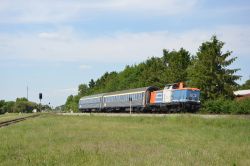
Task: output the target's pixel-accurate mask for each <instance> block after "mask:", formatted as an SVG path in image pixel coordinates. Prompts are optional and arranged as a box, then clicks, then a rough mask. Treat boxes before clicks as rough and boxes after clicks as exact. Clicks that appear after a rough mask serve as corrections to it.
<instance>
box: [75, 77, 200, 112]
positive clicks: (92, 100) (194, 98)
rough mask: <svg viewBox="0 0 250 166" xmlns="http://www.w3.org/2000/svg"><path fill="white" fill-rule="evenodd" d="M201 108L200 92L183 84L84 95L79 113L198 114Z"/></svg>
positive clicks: (80, 101)
mask: <svg viewBox="0 0 250 166" xmlns="http://www.w3.org/2000/svg"><path fill="white" fill-rule="evenodd" d="M200 106H201V103H200V89H198V88H189V87H185V84H184V83H183V82H179V83H173V84H167V85H166V86H165V87H164V88H163V89H160V88H157V87H155V86H148V87H143V88H136V89H129V90H122V91H116V92H110V93H101V94H96V95H91V96H84V97H82V98H81V99H80V100H79V111H80V112H138V113H139V112H141V113H175V112H176V113H177V112H196V111H197V110H199V108H200Z"/></svg>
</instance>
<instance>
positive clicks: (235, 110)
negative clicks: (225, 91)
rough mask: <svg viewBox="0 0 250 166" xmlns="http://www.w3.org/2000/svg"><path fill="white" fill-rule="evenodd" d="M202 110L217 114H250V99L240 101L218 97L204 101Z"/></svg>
mask: <svg viewBox="0 0 250 166" xmlns="http://www.w3.org/2000/svg"><path fill="white" fill-rule="evenodd" d="M201 112H203V113H215V114H250V99H244V100H240V101H235V100H227V99H222V98H221V99H217V100H208V101H206V102H204V103H203V105H202V108H201Z"/></svg>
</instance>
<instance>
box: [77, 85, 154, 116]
mask: <svg viewBox="0 0 250 166" xmlns="http://www.w3.org/2000/svg"><path fill="white" fill-rule="evenodd" d="M155 90H158V88H157V87H153V86H150V87H144V88H137V89H130V90H123V91H117V92H111V93H104V94H98V95H92V96H86V97H83V98H81V99H80V101H79V110H80V111H81V112H91V111H92V112H101V111H106V112H112V111H115V112H119V111H129V109H130V104H131V107H132V109H133V111H142V110H143V109H144V108H145V107H146V106H147V105H148V104H149V103H150V93H151V92H153V91H155Z"/></svg>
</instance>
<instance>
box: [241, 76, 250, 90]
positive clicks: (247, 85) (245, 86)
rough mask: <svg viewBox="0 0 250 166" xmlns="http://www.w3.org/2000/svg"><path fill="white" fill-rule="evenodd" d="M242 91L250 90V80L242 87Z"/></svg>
mask: <svg viewBox="0 0 250 166" xmlns="http://www.w3.org/2000/svg"><path fill="white" fill-rule="evenodd" d="M240 89H241V90H244V89H250V79H249V80H247V81H246V82H245V83H244V84H243V85H241V86H240Z"/></svg>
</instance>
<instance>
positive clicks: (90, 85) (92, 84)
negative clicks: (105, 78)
mask: <svg viewBox="0 0 250 166" xmlns="http://www.w3.org/2000/svg"><path fill="white" fill-rule="evenodd" d="M94 87H95V81H94V80H93V79H91V80H90V82H89V88H91V89H92V88H94Z"/></svg>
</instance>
